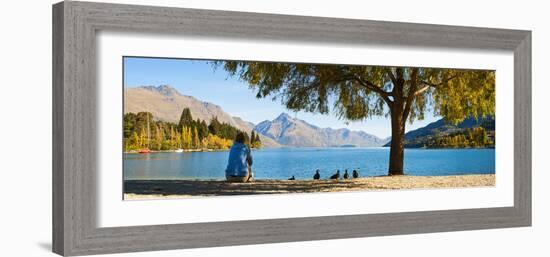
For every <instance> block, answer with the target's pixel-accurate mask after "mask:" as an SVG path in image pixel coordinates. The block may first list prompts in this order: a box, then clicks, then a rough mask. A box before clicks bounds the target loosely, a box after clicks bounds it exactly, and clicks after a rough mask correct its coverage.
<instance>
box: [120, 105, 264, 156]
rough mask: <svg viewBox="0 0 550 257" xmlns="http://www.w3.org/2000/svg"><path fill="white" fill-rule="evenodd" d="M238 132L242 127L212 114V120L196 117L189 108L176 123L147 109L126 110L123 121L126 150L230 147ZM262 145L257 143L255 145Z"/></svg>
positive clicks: (217, 148)
mask: <svg viewBox="0 0 550 257" xmlns="http://www.w3.org/2000/svg"><path fill="white" fill-rule="evenodd" d="M238 132H240V130H239V129H237V128H235V127H233V126H231V125H230V124H227V123H222V122H219V121H218V119H217V118H213V119H212V120H211V122H210V124H207V123H206V122H205V121H204V120H202V121H201V120H198V119H197V120H193V116H191V112H190V110H189V109H188V108H185V109H184V110H183V112H182V115H181V119H180V122H179V123H177V124H176V123H171V122H164V121H157V120H154V117H153V115H152V114H151V113H148V112H139V113H137V114H136V113H127V114H125V115H124V122H123V136H124V150H125V151H135V150H140V149H150V150H155V151H162V150H175V149H180V148H181V149H214V150H219V149H228V148H229V147H230V146H231V145H232V143H233V140H234V139H235V137H236V135H237V133H238ZM247 138H248V135H247ZM260 146H261V144H256V147H260ZM252 147H255V146H252Z"/></svg>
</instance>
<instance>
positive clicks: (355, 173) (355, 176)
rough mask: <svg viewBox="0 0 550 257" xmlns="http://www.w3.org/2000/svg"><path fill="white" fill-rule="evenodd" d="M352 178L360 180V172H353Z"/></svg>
mask: <svg viewBox="0 0 550 257" xmlns="http://www.w3.org/2000/svg"><path fill="white" fill-rule="evenodd" d="M352 176H353V178H358V177H359V172H358V171H357V170H353V173H352Z"/></svg>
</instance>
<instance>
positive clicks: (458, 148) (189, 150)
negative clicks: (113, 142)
mask: <svg viewBox="0 0 550 257" xmlns="http://www.w3.org/2000/svg"><path fill="white" fill-rule="evenodd" d="M285 148H295V149H301V148H302V149H308V148H326V149H334V148H342V149H353V148H355V149H361V148H387V149H390V147H389V146H353V147H351V146H327V147H323V146H277V147H262V148H252V150H261V149H285ZM405 149H420V150H475V149H495V147H405ZM226 151H229V149H183V152H184V153H192V152H226ZM124 153H125V154H139V151H138V150H134V151H124ZM150 153H177V152H176V150H151V152H150Z"/></svg>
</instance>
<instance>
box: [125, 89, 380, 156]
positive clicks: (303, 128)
mask: <svg viewBox="0 0 550 257" xmlns="http://www.w3.org/2000/svg"><path fill="white" fill-rule="evenodd" d="M184 108H189V109H190V110H191V115H192V116H193V118H194V119H197V118H198V119H201V120H206V121H209V120H210V119H212V118H214V117H217V118H218V120H219V121H220V122H225V123H228V124H230V125H232V126H234V127H236V128H238V129H240V130H243V131H247V132H249V131H252V130H254V131H256V132H258V133H259V134H260V139H261V141H262V144H263V145H264V146H265V147H281V146H293V147H333V146H336V147H338V146H340V147H341V146H345V147H352V146H358V147H368V146H382V145H384V144H385V143H387V140H384V139H381V138H378V137H376V136H374V135H371V134H368V133H366V132H363V131H352V130H349V129H345V128H342V129H332V128H320V127H317V126H314V125H312V124H309V123H307V122H306V121H304V120H300V119H296V118H292V117H290V116H289V115H288V114H286V113H281V114H280V115H279V116H278V117H277V118H275V119H273V120H265V121H262V122H260V123H259V124H257V125H255V124H253V123H251V122H248V121H245V120H243V119H241V118H239V117H235V116H232V115H230V114H228V113H227V112H225V111H224V110H223V109H222V108H221V107H220V106H218V105H216V104H213V103H209V102H204V101H200V100H198V99H196V98H195V97H192V96H187V95H183V94H181V93H180V92H178V91H177V90H176V89H175V88H173V87H171V86H168V85H161V86H140V87H132V88H125V89H124V113H129V112H133V113H138V112H142V111H147V112H151V113H152V114H153V116H154V117H156V118H157V119H159V120H162V121H168V122H178V121H179V118H180V115H181V112H182V110H183V109H184Z"/></svg>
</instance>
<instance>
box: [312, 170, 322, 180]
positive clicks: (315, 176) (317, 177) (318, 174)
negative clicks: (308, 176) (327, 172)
mask: <svg viewBox="0 0 550 257" xmlns="http://www.w3.org/2000/svg"><path fill="white" fill-rule="evenodd" d="M320 178H321V174H320V173H319V170H318V169H317V170H316V171H315V175H313V179H316V180H319V179H320Z"/></svg>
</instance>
